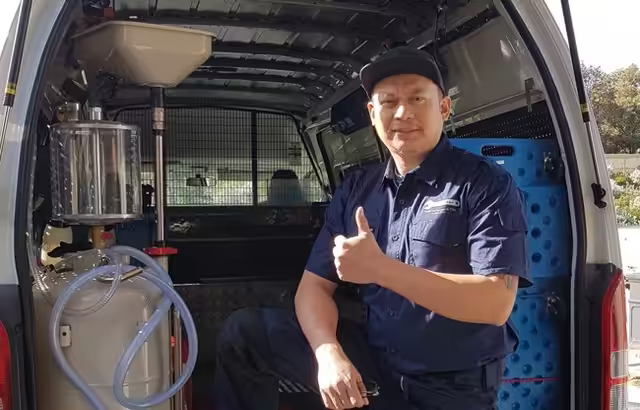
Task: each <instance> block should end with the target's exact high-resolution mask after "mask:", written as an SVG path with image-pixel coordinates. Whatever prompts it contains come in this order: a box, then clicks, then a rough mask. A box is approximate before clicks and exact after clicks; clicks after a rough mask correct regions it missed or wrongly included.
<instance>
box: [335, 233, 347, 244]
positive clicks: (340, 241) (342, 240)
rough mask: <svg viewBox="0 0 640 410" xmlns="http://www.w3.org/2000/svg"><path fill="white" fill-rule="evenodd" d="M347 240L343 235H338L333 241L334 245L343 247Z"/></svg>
mask: <svg viewBox="0 0 640 410" xmlns="http://www.w3.org/2000/svg"><path fill="white" fill-rule="evenodd" d="M346 240H347V238H346V237H345V236H343V235H338V236H336V237H335V239H334V240H333V244H334V245H335V246H337V247H342V245H344V243H345V242H346Z"/></svg>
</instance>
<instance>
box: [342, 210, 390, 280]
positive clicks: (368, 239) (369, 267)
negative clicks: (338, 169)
mask: <svg viewBox="0 0 640 410" xmlns="http://www.w3.org/2000/svg"><path fill="white" fill-rule="evenodd" d="M355 217H356V226H357V227H358V235H356V236H353V237H351V238H346V237H344V236H342V235H338V236H336V238H335V240H334V245H335V246H334V247H333V257H334V263H335V266H336V271H337V273H338V277H340V279H341V280H343V281H345V282H352V283H360V284H366V283H374V282H375V280H376V275H377V272H378V269H379V268H380V266H381V261H382V260H383V259H384V258H386V255H385V254H384V253H382V250H381V249H380V247H379V246H378V243H377V242H376V239H375V237H374V236H373V233H372V232H371V229H370V228H369V222H368V221H367V218H366V217H365V215H364V209H363V208H362V207H358V209H357V210H356V216H355Z"/></svg>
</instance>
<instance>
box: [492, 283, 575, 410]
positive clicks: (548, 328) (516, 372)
mask: <svg viewBox="0 0 640 410" xmlns="http://www.w3.org/2000/svg"><path fill="white" fill-rule="evenodd" d="M566 282H567V281H566V279H565V278H562V277H556V278H538V279H536V280H535V285H534V286H532V287H529V288H526V289H521V290H520V291H519V292H518V297H517V299H516V303H515V305H514V308H513V312H512V314H511V317H510V321H511V323H512V324H513V325H514V326H515V328H516V332H517V333H518V336H519V339H520V344H519V346H518V348H517V350H516V351H515V353H513V354H511V355H510V356H508V357H507V358H506V363H505V365H506V366H505V370H504V375H503V383H502V387H501V389H500V393H499V395H498V405H499V409H500V410H512V409H522V410H525V409H526V410H531V409H546V410H555V409H558V410H560V409H564V408H566V407H565V406H564V405H563V404H561V400H562V399H563V394H562V389H564V388H565V387H563V384H562V380H564V379H565V378H566V376H565V375H564V373H563V369H562V367H561V366H562V365H563V363H564V362H565V359H566V357H567V354H568V353H567V352H566V349H567V347H566V346H567V337H568V326H569V316H568V312H569V310H568V306H567V305H566V297H567V296H566V295H568V286H567V285H568V284H567V283H566Z"/></svg>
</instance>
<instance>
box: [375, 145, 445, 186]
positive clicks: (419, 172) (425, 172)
mask: <svg viewBox="0 0 640 410" xmlns="http://www.w3.org/2000/svg"><path fill="white" fill-rule="evenodd" d="M451 147H452V146H451V142H450V141H449V138H448V137H447V136H446V135H444V134H442V136H441V137H440V140H439V141H438V143H437V144H436V146H435V147H434V148H433V150H431V152H429V153H428V154H427V156H426V157H425V159H424V160H422V162H421V163H420V165H418V167H417V168H415V169H413V170H412V171H410V172H409V173H407V175H411V174H414V175H416V176H417V177H418V178H420V179H422V180H423V181H424V182H426V183H428V184H429V185H433V184H435V182H436V180H437V179H438V176H439V175H440V172H441V171H442V169H443V168H444V167H445V166H446V165H447V161H448V156H449V155H448V154H449V153H450V152H451ZM396 173H397V170H396V166H395V163H394V161H393V158H389V161H388V162H387V167H386V169H385V172H384V180H385V181H388V182H392V183H393V182H394V181H395V179H396V175H397V174H396Z"/></svg>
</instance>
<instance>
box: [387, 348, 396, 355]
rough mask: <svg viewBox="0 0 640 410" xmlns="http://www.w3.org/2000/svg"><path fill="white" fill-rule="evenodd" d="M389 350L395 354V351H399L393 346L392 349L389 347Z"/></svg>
mask: <svg viewBox="0 0 640 410" xmlns="http://www.w3.org/2000/svg"><path fill="white" fill-rule="evenodd" d="M389 351H390V352H391V353H393V354H395V353H397V352H398V349H396V348H395V347H392V348H390V349H389Z"/></svg>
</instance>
